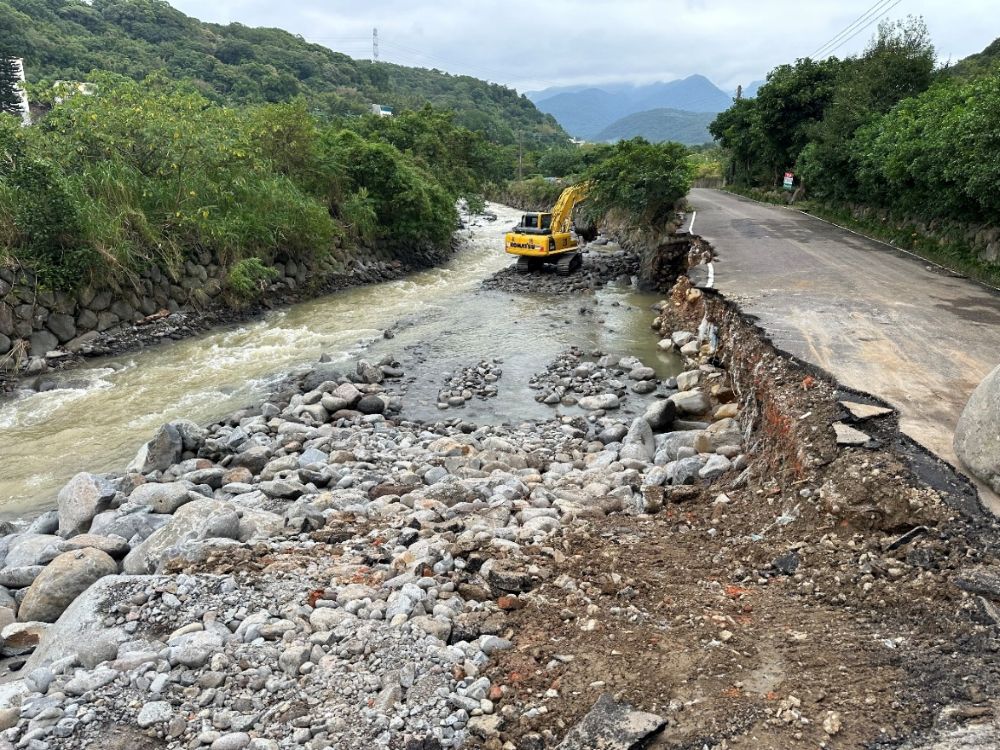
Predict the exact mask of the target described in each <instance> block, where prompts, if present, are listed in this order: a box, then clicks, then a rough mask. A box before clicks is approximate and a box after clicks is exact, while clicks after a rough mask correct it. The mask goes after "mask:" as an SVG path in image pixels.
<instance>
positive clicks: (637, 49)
mask: <svg viewBox="0 0 1000 750" xmlns="http://www.w3.org/2000/svg"><path fill="white" fill-rule="evenodd" d="M873 1H874V0H841V1H840V2H830V1H828V0H822V1H817V0H757V1H756V2H747V1H746V0H659V1H658V2H657V1H656V0H618V1H617V2H603V1H598V0H576V1H575V2H570V0H548V1H547V2H537V0H506V1H505V2H475V3H473V2H468V1H467V0H456V1H454V2H447V3H446V2H419V1H418V2H413V1H412V0H411V1H410V2H403V1H402V0H333V1H330V0H326V1H323V0H300V1H299V2H297V3H294V4H293V3H285V4H279V3H273V2H264V1H263V0H223V1H222V2H215V3H212V4H211V5H210V6H207V7H206V4H205V3H203V2H202V1H201V0H173V4H174V5H175V6H176V7H178V8H179V9H180V10H182V11H184V12H185V13H188V14H190V15H193V16H196V17H199V18H202V19H203V20H206V21H215V22H219V23H226V22H229V21H239V22H241V23H244V24H247V25H252V26H277V27H280V28H283V29H287V30H288V31H290V32H292V33H294V34H300V35H302V36H303V37H305V38H306V39H309V40H310V41H315V42H317V43H320V44H325V45H326V46H329V47H331V48H332V49H336V50H338V51H342V52H345V53H347V54H350V55H352V56H354V57H368V56H370V54H371V32H372V28H373V27H376V26H377V27H378V29H379V39H380V52H381V58H382V59H384V60H390V61H392V62H398V63H401V64H405V65H420V66H424V67H437V68H441V69H443V70H447V71H449V72H453V73H466V74H469V75H475V76H477V77H480V78H487V79H489V80H493V81H497V82H500V83H505V84H509V85H513V86H516V87H517V88H518V89H520V90H529V89H532V88H544V87H546V86H553V85H565V84H579V83H609V82H615V81H634V82H649V81H655V80H671V79H673V78H679V77H684V76H687V75H691V74H694V73H700V74H702V75H705V76H707V77H708V78H710V79H712V80H713V81H714V82H715V83H717V84H718V85H719V86H721V87H722V88H725V89H732V88H735V86H736V85H737V84H739V83H743V84H746V83H749V82H750V81H752V80H754V79H758V78H763V77H764V75H765V74H766V73H767V71H768V70H770V69H771V68H772V67H774V66H775V65H779V64H781V63H783V62H791V61H793V60H794V59H795V58H797V57H804V56H807V55H810V54H811V53H813V51H815V50H816V49H817V48H819V47H820V46H821V45H823V44H824V43H826V42H827V41H828V40H830V39H831V38H833V37H834V36H835V35H836V34H838V33H839V32H840V31H842V30H843V29H844V28H845V27H847V26H848V25H850V24H851V23H852V22H853V21H854V20H855V19H857V18H858V17H859V16H861V15H862V14H864V13H865V12H866V11H867V10H868V9H869V8H870V7H872V5H873ZM995 9H996V0H954V2H951V3H948V4H944V3H941V2H939V0H902V2H901V3H900V4H898V5H897V6H896V7H895V8H893V9H892V10H891V12H890V13H889V17H892V18H902V17H904V16H905V15H907V14H913V15H922V16H923V17H924V19H925V20H926V21H927V24H928V27H929V28H930V32H931V36H932V38H933V39H934V42H935V44H936V45H937V48H938V52H939V56H940V57H941V58H942V59H948V58H950V59H952V60H957V59H959V58H961V57H964V56H965V55H968V54H970V53H972V52H976V51H979V50H981V49H982V48H983V47H985V46H986V45H987V44H989V43H990V42H991V41H992V40H993V35H994V34H996V33H998V30H997V29H996V28H990V24H988V23H985V21H986V20H987V19H989V18H991V17H993V15H994V13H995ZM873 31H874V26H872V27H870V28H869V29H867V30H865V31H863V32H862V33H860V34H858V35H857V36H855V37H854V38H853V39H851V40H850V41H849V42H847V43H846V44H845V45H844V46H843V47H841V48H840V49H838V50H837V52H836V54H838V55H846V54H851V53H855V52H858V51H860V50H862V49H863V48H864V46H865V43H866V42H867V40H868V39H869V38H870V36H871V33H872V32H873Z"/></svg>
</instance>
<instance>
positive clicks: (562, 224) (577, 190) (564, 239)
mask: <svg viewBox="0 0 1000 750" xmlns="http://www.w3.org/2000/svg"><path fill="white" fill-rule="evenodd" d="M587 188H588V185H587V183H582V184H580V185H571V186H570V187H568V188H566V189H565V190H563V191H562V194H561V195H560V196H559V200H557V201H556V205H555V207H553V209H552V212H551V213H528V214H524V215H523V216H522V217H521V223H520V224H518V225H517V226H516V227H514V228H513V230H511V231H510V232H508V233H507V236H506V238H505V240H504V249H505V250H506V251H507V252H508V253H510V254H511V255H517V256H518V259H517V270H518V271H520V272H522V273H526V272H528V271H531V270H534V269H536V268H540V267H541V266H542V264H544V263H555V264H556V270H557V271H558V272H559V274H560V275H562V276H566V275H567V274H569V273H570V272H571V271H575V270H576V269H578V268H579V267H580V266H581V265H583V257H582V256H581V255H580V251H579V249H578V248H579V246H580V240H579V238H578V237H577V236H576V235H575V234H574V232H573V231H572V230H573V209H574V208H575V207H576V205H577V204H578V203H579V202H580V201H582V200H584V199H585V198H586V197H587Z"/></svg>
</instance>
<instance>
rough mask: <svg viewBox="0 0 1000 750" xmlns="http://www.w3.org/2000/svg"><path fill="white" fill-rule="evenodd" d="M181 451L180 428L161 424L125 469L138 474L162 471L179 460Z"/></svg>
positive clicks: (182, 449)
mask: <svg viewBox="0 0 1000 750" xmlns="http://www.w3.org/2000/svg"><path fill="white" fill-rule="evenodd" d="M183 451H184V439H183V437H182V436H181V433H180V430H178V429H177V428H176V427H174V426H173V425H172V424H165V425H162V426H161V427H160V429H158V430H157V431H156V434H155V435H153V439H152V440H150V441H149V442H148V443H146V444H144V445H143V446H142V447H141V448H140V449H139V452H138V453H137V454H136V456H135V459H133V461H132V463H130V464H129V465H128V469H127V471H129V472H133V471H137V472H139V473H140V474H148V473H150V472H151V471H163V470H164V469H167V468H169V467H170V466H171V465H173V464H175V463H177V462H178V461H180V460H181V454H182V453H183Z"/></svg>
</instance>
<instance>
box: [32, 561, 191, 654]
mask: <svg viewBox="0 0 1000 750" xmlns="http://www.w3.org/2000/svg"><path fill="white" fill-rule="evenodd" d="M170 581H173V578H171V577H167V576H141V577H140V576H122V575H110V576H105V577H104V578H101V579H100V580H98V581H97V582H96V583H95V584H94V585H93V586H91V587H90V588H88V589H87V590H86V591H84V592H83V593H82V594H81V595H80V596H78V597H77V598H76V600H75V601H74V602H73V603H72V604H70V605H69V608H67V609H66V611H65V612H63V613H62V615H61V616H60V617H59V619H58V620H56V622H55V624H54V625H52V626H50V627H49V628H48V629H47V630H46V631H45V633H44V635H42V637H41V640H40V641H39V643H38V647H37V648H36V649H35V651H34V653H33V654H32V655H31V658H30V659H28V662H27V664H25V666H24V668H23V673H24V674H31V672H32V671H33V670H35V669H37V668H38V667H41V666H43V665H45V664H51V663H52V662H55V661H59V660H60V659H63V658H65V657H67V656H77V657H78V658H82V657H84V656H85V655H86V654H87V653H90V652H91V651H93V650H95V649H94V646H95V644H99V643H111V644H120V643H123V642H124V641H125V640H127V639H129V638H132V637H134V636H131V635H129V634H127V633H126V632H125V628H124V627H123V626H112V627H108V626H106V625H105V624H104V620H105V618H106V617H107V616H108V615H109V614H110V608H111V607H113V606H114V605H115V603H116V602H119V601H122V600H123V599H127V598H128V597H130V596H132V595H133V594H134V593H135V592H137V591H142V590H143V589H144V588H145V587H147V586H156V585H160V586H162V585H164V584H166V583H168V582H170Z"/></svg>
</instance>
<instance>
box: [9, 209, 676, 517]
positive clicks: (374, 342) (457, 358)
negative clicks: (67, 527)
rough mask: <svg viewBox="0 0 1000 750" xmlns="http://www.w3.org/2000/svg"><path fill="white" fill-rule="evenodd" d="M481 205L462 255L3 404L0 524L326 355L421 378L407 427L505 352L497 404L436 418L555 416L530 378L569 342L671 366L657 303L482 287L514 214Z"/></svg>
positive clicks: (501, 259) (623, 293) (617, 295)
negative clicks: (483, 211) (591, 308)
mask: <svg viewBox="0 0 1000 750" xmlns="http://www.w3.org/2000/svg"><path fill="white" fill-rule="evenodd" d="M490 208H491V210H492V211H494V212H495V213H496V214H497V215H498V219H497V221H495V222H492V223H491V222H485V221H481V220H480V221H477V222H475V224H474V225H473V226H471V227H470V228H469V229H466V230H462V231H461V232H460V236H462V237H464V238H465V239H466V240H467V241H466V242H465V244H464V246H463V247H462V249H461V250H459V251H458V252H457V253H456V254H455V256H454V257H453V258H452V259H451V261H450V262H448V263H447V264H445V265H444V266H441V267H439V268H435V269H432V270H428V271H423V272H420V273H415V274H413V275H410V276H408V277H406V278H405V279H400V280H397V281H391V282H386V283H382V284H373V285H369V286H364V287H357V288H354V289H349V290H346V291H341V292H337V293H335V294H331V295H328V296H325V297H320V298H317V299H315V300H311V301H309V302H303V303H301V304H298V305H294V306H292V307H289V308H287V309H283V310H279V311H275V312H271V313H269V314H267V315H266V316H264V317H263V318H261V319H259V320H256V321H253V322H250V323H244V324H241V325H235V326H230V327H225V328H219V329H216V330H213V331H211V332H208V333H205V334H203V335H200V336H196V337H193V338H190V339H186V340H183V341H177V342H171V343H165V344H163V345H160V346H157V347H153V348H150V349H145V350H142V351H139V352H136V353H132V354H127V355H122V356H118V357H112V358H106V359H97V360H92V361H90V362H88V363H87V365H86V366H84V367H80V368H77V369H73V370H70V371H67V372H64V373H61V374H59V375H58V383H59V387H57V388H56V389H55V390H51V391H47V392H44V393H31V394H27V395H23V394H22V395H15V396H14V397H13V398H10V399H8V400H7V401H4V402H0V467H2V468H0V517H6V518H11V517H19V516H27V515H34V514H37V513H39V512H42V511H44V510H47V509H49V508H52V507H55V501H56V495H57V493H58V491H59V489H60V487H62V485H63V484H64V483H65V482H66V481H67V480H68V479H69V478H70V477H72V476H73V475H74V474H75V473H77V472H79V471H84V470H86V471H91V472H105V471H121V470H122V469H123V468H124V467H125V465H126V464H127V463H128V461H129V460H130V459H131V458H132V457H133V456H134V455H135V452H136V450H137V448H138V447H139V445H140V444H141V443H142V442H143V441H144V440H147V439H148V438H149V437H150V435H151V434H152V433H153V431H154V430H155V429H156V428H157V427H158V426H159V425H160V424H162V423H163V422H166V421H169V420H171V419H178V418H184V419H191V420H193V421H195V422H199V423H208V422H211V421H212V420H214V419H218V418H219V417H221V416H223V415H225V414H227V413H229V412H232V411H234V410H236V409H239V408H241V407H243V406H246V405H248V404H250V403H253V402H254V401H255V400H256V399H258V398H259V396H260V395H261V394H263V393H265V392H266V391H267V390H268V389H269V387H271V386H273V384H274V383H276V382H277V381H278V380H280V379H281V378H282V377H284V376H285V375H287V374H288V373H289V372H291V371H294V370H296V369H297V368H302V367H305V366H308V364H309V363H311V362H315V361H316V360H317V359H318V358H319V357H320V356H321V355H322V354H326V355H328V356H329V357H330V358H331V359H332V360H333V361H334V362H337V361H344V362H347V361H349V360H353V359H356V358H357V357H358V356H359V355H361V354H362V353H364V354H365V356H368V355H370V356H372V357H376V358H377V357H380V356H382V355H384V354H386V353H390V352H392V353H395V354H396V355H397V356H398V357H399V358H400V360H401V361H402V362H403V364H404V366H406V368H407V376H412V375H417V376H418V378H417V381H416V382H415V383H414V384H412V385H411V386H410V388H409V392H408V394H407V396H406V399H405V402H404V403H405V410H404V416H405V417H408V418H416V419H438V418H441V417H442V412H440V411H439V410H438V409H437V407H436V405H435V402H436V398H435V396H436V394H437V390H438V388H439V387H440V386H441V384H442V381H443V379H444V378H445V376H446V375H448V374H450V373H451V371H452V370H454V369H455V368H458V367H463V366H466V365H469V364H474V363H475V362H477V361H478V360H480V359H485V358H490V359H492V358H495V357H500V358H502V359H503V367H504V374H503V376H502V378H501V379H500V381H499V383H498V385H499V386H500V391H499V395H498V396H497V397H496V398H493V399H489V400H487V401H480V400H475V399H474V400H473V401H471V402H469V403H468V404H467V405H466V406H465V407H463V408H460V409H453V410H450V411H448V412H444V415H446V416H449V417H457V416H461V417H463V418H467V419H470V420H472V421H479V422H487V421H489V422H501V421H511V422H516V421H521V420H525V419H541V418H546V417H550V416H552V414H553V413H554V411H553V409H552V408H551V407H548V406H544V405H542V404H539V403H537V402H535V400H534V395H535V391H532V390H531V389H529V388H528V385H527V381H528V378H529V377H530V376H531V374H533V373H535V372H537V371H540V370H543V369H544V368H545V366H546V365H547V364H548V363H549V362H550V361H551V360H552V359H553V358H554V357H555V356H556V355H557V354H558V353H559V352H561V351H563V350H565V349H567V348H568V347H570V346H574V345H575V346H580V347H582V348H584V349H586V350H588V351H589V350H593V349H600V350H602V351H604V352H607V353H613V354H622V355H625V354H633V355H636V356H638V357H640V358H641V359H642V360H643V361H644V362H645V363H646V364H648V365H650V366H652V367H655V368H656V369H657V373H658V375H660V376H661V377H666V376H668V375H671V374H675V373H676V372H679V371H680V369H681V366H680V362H679V361H678V360H677V359H676V358H675V357H673V356H671V355H667V354H663V353H662V352H660V351H658V350H657V349H656V346H655V344H656V337H655V336H653V335H652V334H651V333H650V330H649V322H650V319H651V313H650V311H649V307H650V305H651V304H652V303H653V302H655V301H656V299H657V296H656V295H653V294H648V293H642V292H639V291H637V290H636V289H634V288H633V287H632V286H630V285H628V284H623V283H616V284H612V285H609V286H607V287H605V288H603V289H601V290H600V291H598V292H597V293H596V295H595V298H596V301H597V304H598V308H597V309H598V311H599V313H600V314H599V315H585V316H581V315H579V308H580V300H579V299H573V298H571V297H563V298H555V299H554V298H552V297H551V296H550V295H516V296H515V295H512V294H510V293H505V292H498V291H487V290H483V289H481V288H480V284H481V282H482V281H483V279H485V278H487V277H489V276H490V275H491V274H493V273H495V272H496V271H498V270H500V269H502V268H504V267H505V266H507V265H509V264H510V263H511V258H510V256H507V255H505V254H504V253H503V251H502V248H503V234H504V232H505V231H506V230H507V229H508V228H509V227H510V226H511V225H512V224H514V223H515V222H516V219H517V215H518V212H517V211H515V210H513V209H510V208H507V207H504V206H499V205H491V206H490ZM602 321H603V322H602ZM387 328H394V330H395V331H396V336H395V337H394V338H392V339H385V338H384V337H383V331H384V330H385V329H387ZM407 355H409V356H407ZM562 411H567V410H566V409H563V410H562Z"/></svg>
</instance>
